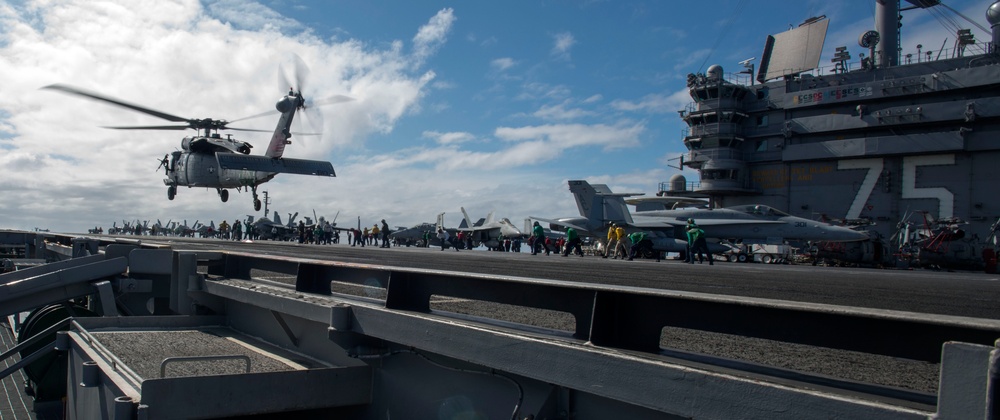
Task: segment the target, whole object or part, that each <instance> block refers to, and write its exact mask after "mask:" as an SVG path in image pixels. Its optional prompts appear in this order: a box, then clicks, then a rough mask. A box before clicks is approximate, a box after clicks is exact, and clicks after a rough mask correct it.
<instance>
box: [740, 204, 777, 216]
mask: <svg viewBox="0 0 1000 420" xmlns="http://www.w3.org/2000/svg"><path fill="white" fill-rule="evenodd" d="M729 209H730V210H736V211H740V212H744V213H747V214H752V215H754V216H771V217H785V216H788V213H785V212H783V211H781V210H778V209H775V208H774V207H771V206H765V205H763V204H750V205H746V206H736V207H729Z"/></svg>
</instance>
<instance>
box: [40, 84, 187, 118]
mask: <svg viewBox="0 0 1000 420" xmlns="http://www.w3.org/2000/svg"><path fill="white" fill-rule="evenodd" d="M42 89H50V90H58V91H60V92H63V93H69V94H72V95H78V96H83V97H85V98H90V99H94V100H98V101H103V102H107V103H109V104H112V105H118V106H120V107H124V108H128V109H131V110H133V111H138V112H142V113H144V114H148V115H152V116H154V117H157V118H162V119H164V120H167V121H173V122H188V119H187V118H182V117H178V116H176V115H171V114H167V113H166V112H161V111H157V110H154V109H150V108H146V107H144V106H140V105H136V104H132V103H129V102H125V101H122V100H120V99H115V98H111V97H108V96H104V95H99V94H97V93H93V92H89V91H86V90H83V89H79V88H75V87H72V86H67V85H63V84H54V85H48V86H45V87H43V88H42Z"/></svg>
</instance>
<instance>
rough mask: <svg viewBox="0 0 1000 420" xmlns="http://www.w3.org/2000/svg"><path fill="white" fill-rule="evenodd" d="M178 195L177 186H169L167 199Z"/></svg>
mask: <svg viewBox="0 0 1000 420" xmlns="http://www.w3.org/2000/svg"><path fill="white" fill-rule="evenodd" d="M175 196H177V187H167V199H168V200H173V199H174V197H175Z"/></svg>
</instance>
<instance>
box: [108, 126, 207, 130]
mask: <svg viewBox="0 0 1000 420" xmlns="http://www.w3.org/2000/svg"><path fill="white" fill-rule="evenodd" d="M101 128H110V129H114V130H187V129H189V128H191V127H190V126H186V125H136V126H117V127H113V126H107V125H105V126H101Z"/></svg>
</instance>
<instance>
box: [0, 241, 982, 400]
mask: <svg viewBox="0 0 1000 420" xmlns="http://www.w3.org/2000/svg"><path fill="white" fill-rule="evenodd" d="M0 243H5V244H13V246H18V247H22V248H23V256H24V257H25V258H27V259H35V260H37V259H42V258H44V259H46V260H49V261H54V260H59V259H63V258H64V257H67V258H66V259H64V260H63V261H60V262H54V263H50V264H45V265H38V266H35V267H31V268H26V269H22V270H18V271H14V272H11V273H7V274H3V275H0V313H2V314H3V315H5V316H6V315H15V314H18V313H22V312H24V311H29V310H32V309H34V308H37V307H39V306H44V305H48V304H53V303H62V302H66V301H68V300H71V299H72V300H75V301H76V302H82V303H84V304H85V306H86V307H87V308H88V309H89V310H91V311H93V312H94V313H95V314H96V315H99V316H90V317H74V318H71V319H69V320H66V321H60V322H58V323H53V325H51V326H50V327H49V328H47V329H46V330H45V331H44V332H41V333H39V334H35V336H34V337H37V338H34V337H22V340H21V342H22V345H23V346H29V345H32V344H36V343H34V342H28V341H30V340H32V339H34V340H37V341H39V342H45V343H48V341H47V340H45V339H44V338H43V337H45V336H51V335H52V333H53V332H55V331H56V330H59V329H66V331H64V332H60V333H58V334H55V337H56V338H55V339H54V341H52V340H49V341H51V343H48V344H45V345H44V346H41V347H39V349H38V350H35V351H34V352H32V353H31V354H30V355H29V354H25V352H24V348H23V347H22V345H19V346H18V347H17V348H14V349H11V350H8V351H7V352H5V353H4V355H3V358H4V359H16V358H17V357H16V354H17V353H19V354H20V362H19V363H16V364H15V365H14V368H12V369H7V370H5V371H4V372H3V376H6V375H9V374H10V373H11V372H12V371H13V370H17V369H20V368H22V367H24V366H23V365H28V364H30V363H32V361H33V359H32V358H38V357H42V356H44V355H46V354H48V355H51V354H59V355H62V356H60V357H62V358H63V359H65V366H66V368H65V372H64V373H63V375H64V376H63V378H64V379H65V382H64V383H63V386H64V387H65V393H66V409H65V413H66V417H68V418H74V419H76V418H86V419H92V418H139V419H147V418H157V419H159V418H215V417H230V416H247V415H258V414H268V413H284V414H294V415H305V416H328V417H329V416H338V417H339V418H357V419H376V418H379V419H380V418H458V417H461V416H468V417H480V418H486V417H489V418H514V419H523V418H536V419H542V418H548V419H568V418H574V419H591V418H594V419H597V418H602V419H603V418H663V419H674V418H735V417H739V418H768V419H770V418H797V419H802V418H890V419H927V418H937V419H949V418H956V419H958V418H961V419H977V418H980V419H988V418H995V416H996V415H997V412H998V411H997V410H998V403H997V401H998V398H997V394H998V388H1000V378H998V370H1000V351H998V350H997V348H996V346H995V343H996V340H997V339H998V338H1000V321H997V320H988V319H973V318H963V317H954V316H940V315H925V314H917V313H909V312H896V311H886V310H873V309H862V308H849V307H838V306H830V305H819V304H804V303H797V302H788V301H777V300H768V299H752V298H735V297H727V296H718V295H707V294H700V293H688V292H671V291H662V290H652V289H642V288H629V287H610V286H601V285H594V284H583V283H573V282H564V281H553V280H540V279H530V278H517V277H504V276H491V275H474V274H467V273H455V272H445V271H436V270H423V269H406V268H398V267H386V266H373V265H364V264H349V263H341V262H336V261H320V260H309V259H294V258H284V257H262V256H255V255H251V254H247V253H238V252H224V251H223V252H203V251H184V250H173V249H167V248H162V249H158V248H155V247H149V246H142V245H140V244H138V243H136V242H125V241H120V242H107V241H102V240H98V239H88V238H73V237H72V236H63V235H53V234H32V233H23V232H0ZM73 256H75V257H76V258H68V257H73ZM442 300H463V301H470V302H473V303H474V306H475V305H482V306H486V305H504V306H501V308H506V310H516V311H549V312H552V313H557V314H563V315H565V314H568V315H569V316H571V318H572V320H573V327H572V328H571V329H570V331H563V330H552V329H546V328H541V327H538V326H530V325H523V324H517V323H512V322H507V321H501V320H498V319H496V318H495V317H490V316H487V315H484V314H480V313H476V314H474V315H469V314H460V313H457V312H451V311H444V310H441V309H440V307H439V306H437V305H436V303H435V302H438V301H442ZM506 305H509V306H506ZM12 319H15V320H16V319H18V318H17V317H12ZM17 323H18V322H13V324H17ZM665 327H680V328H687V329H697V330H703V331H708V332H714V333H725V334H732V335H738V336H747V337H758V338H763V339H769V340H777V341H783V342H788V343H798V344H806V345H812V346H822V347H827V348H833V349H842V350H849V351H858V352H865V353H873V354H881V355H887V356H891V357H898V358H905V359H911V360H920V361H928V362H934V363H936V362H940V363H941V380H940V381H941V382H940V385H939V387H938V390H939V391H938V394H937V395H928V394H923V393H920V392H914V391H907V390H901V389H897V388H890V387H883V386H878V385H873V384H862V383H856V382H851V381H846V380H837V379H836V378H829V377H819V376H815V375H809V374H808V373H803V372H790V371H783V370H780V369H774V368H768V367H763V366H754V365H750V364H745V363H739V362H735V361H731V360H720V359H714V358H712V357H708V356H700V355H693V354H681V353H679V352H675V351H671V350H669V349H667V348H663V347H661V344H660V343H661V335H662V331H663V329H664V328H665ZM36 347H37V346H36ZM35 360H37V359H35ZM36 385H39V386H40V385H42V384H36ZM35 391H36V395H38V394H39V390H38V389H36V390H35ZM468 417H465V418H468Z"/></svg>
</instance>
